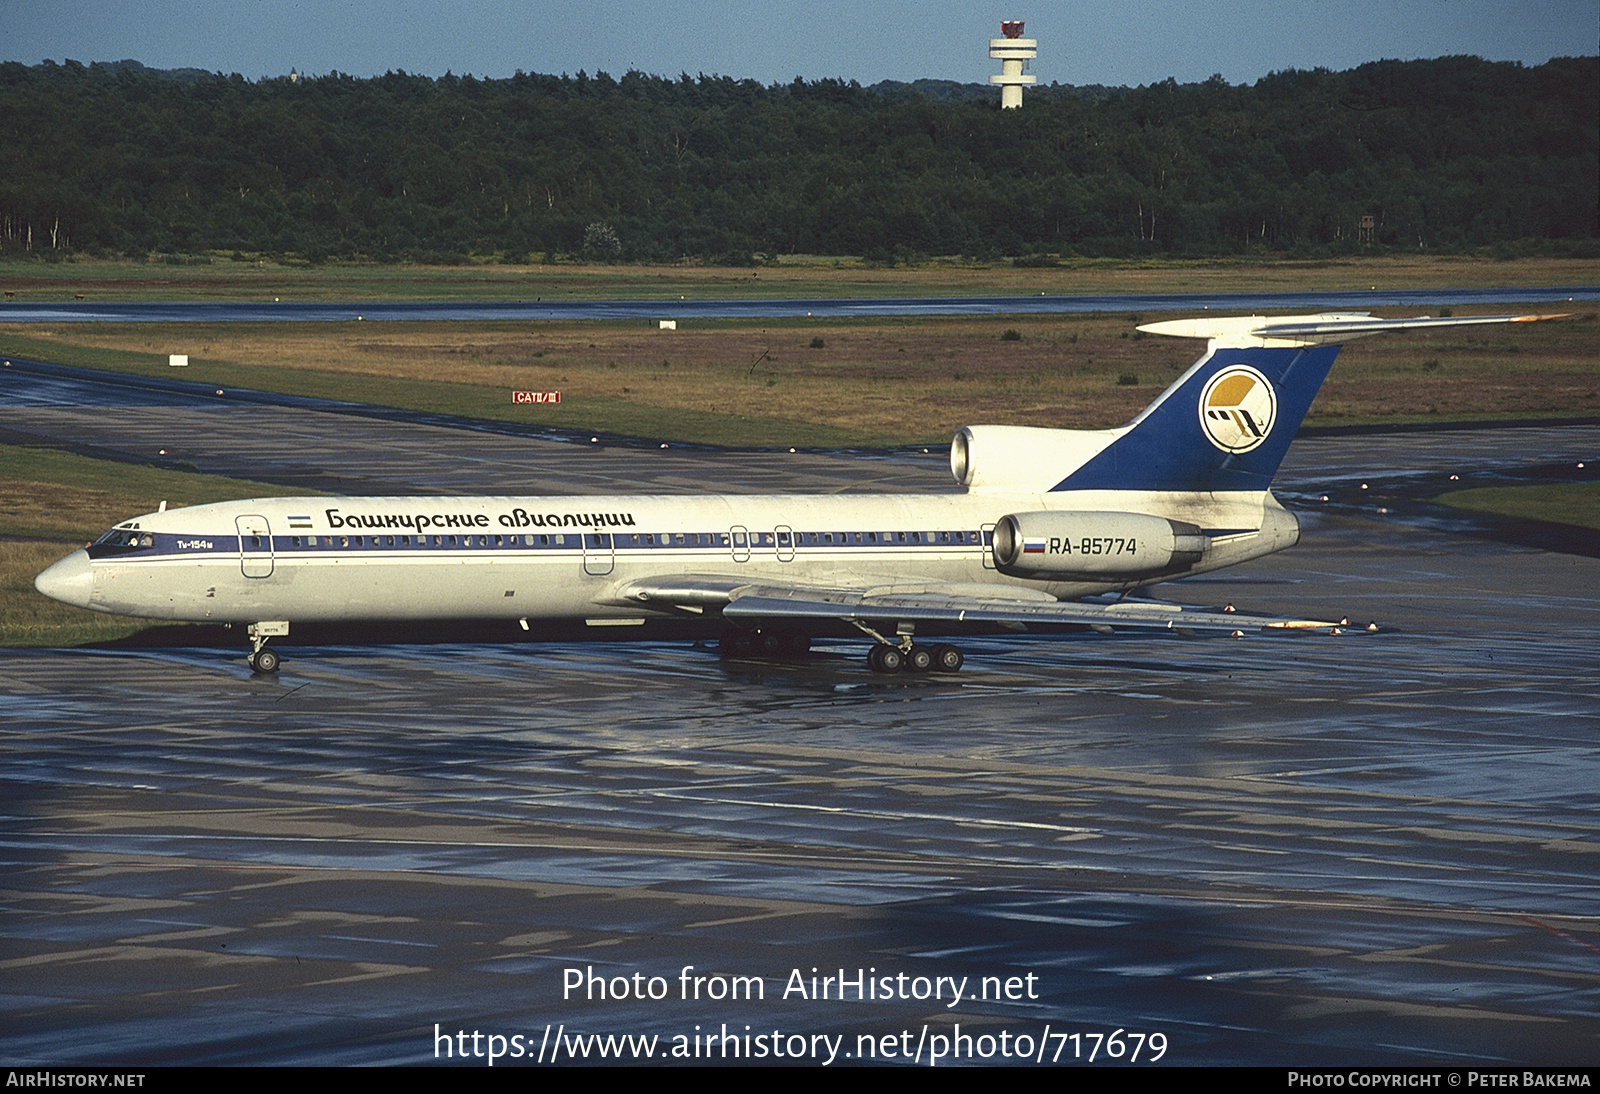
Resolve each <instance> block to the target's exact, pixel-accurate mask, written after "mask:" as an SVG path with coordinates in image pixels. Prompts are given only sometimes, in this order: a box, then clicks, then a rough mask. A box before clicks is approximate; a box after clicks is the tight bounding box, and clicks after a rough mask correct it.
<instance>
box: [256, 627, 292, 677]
mask: <svg viewBox="0 0 1600 1094" xmlns="http://www.w3.org/2000/svg"><path fill="white" fill-rule="evenodd" d="M245 633H246V634H248V635H249V636H250V642H251V645H252V647H253V648H252V649H251V650H250V656H249V657H247V658H245V660H246V661H247V662H248V663H249V665H250V667H251V669H253V670H255V672H257V673H258V674H260V675H262V676H271V675H272V674H273V673H275V672H277V671H278V664H279V661H280V660H281V659H280V658H279V657H278V654H277V651H276V650H269V649H267V639H269V638H277V637H279V636H282V635H286V634H288V633H289V624H288V622H287V621H275V622H270V623H252V624H250V626H249V627H248V628H246V630H245Z"/></svg>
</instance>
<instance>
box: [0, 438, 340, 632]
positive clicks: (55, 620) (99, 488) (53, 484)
mask: <svg viewBox="0 0 1600 1094" xmlns="http://www.w3.org/2000/svg"><path fill="white" fill-rule="evenodd" d="M314 492H315V491H306V490H289V489H286V488H284V487H281V486H272V485H270V484H267V483H259V482H249V481H245V480H242V479H229V478H223V477H221V476H216V475H197V474H188V473H185V472H182V471H167V470H163V469H160V468H154V467H140V466H136V465H130V464H124V463H116V462H113V461H110V460H96V459H90V458H88V457H86V456H76V455H72V454H71V453H65V452H56V451H53V450H50V449H40V448H21V447H17V446H14V445H0V646H75V645H82V644H85V643H89V642H107V641H111V640H112V639H116V638H122V637H125V636H127V635H130V634H133V633H135V632H137V631H139V630H141V629H143V628H144V627H145V626H146V624H144V623H141V622H138V621H136V620H130V619H118V618H115V617H112V616H107V615H101V614H100V613H98V612H91V611H85V610H84V609H82V608H74V607H71V606H70V605H67V604H59V603H57V602H56V601H54V600H50V599H48V598H46V597H43V596H40V595H39V593H38V592H37V591H35V589H34V587H33V579H34V577H35V576H36V575H37V574H38V573H39V572H40V571H41V570H43V569H44V568H45V567H47V566H49V565H50V564H51V563H53V562H55V561H56V560H57V559H60V558H63V557H65V556H66V555H67V554H69V553H71V551H72V550H73V549H74V548H76V547H81V546H82V545H83V544H84V543H86V542H88V541H89V540H91V539H93V538H95V537H97V536H99V535H100V533H101V532H104V531H105V530H106V529H107V528H109V527H111V526H112V525H114V524H117V523H119V522H121V521H124V520H127V519H128V518H129V517H132V516H135V515H137V514H140V513H148V512H151V511H152V510H154V509H156V508H157V507H158V506H159V505H160V503H161V502H162V501H166V502H167V507H168V508H169V509H175V508H179V507H181V506H185V505H201V504H204V503H206V502H212V501H227V500H231V499H237V498H246V497H282V496H285V495H290V494H306V493H314Z"/></svg>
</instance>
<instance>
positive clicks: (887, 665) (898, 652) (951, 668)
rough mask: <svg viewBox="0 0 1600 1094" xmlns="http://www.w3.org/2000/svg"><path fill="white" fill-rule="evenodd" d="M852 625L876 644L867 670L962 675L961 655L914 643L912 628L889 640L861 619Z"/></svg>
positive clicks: (942, 645)
mask: <svg viewBox="0 0 1600 1094" xmlns="http://www.w3.org/2000/svg"><path fill="white" fill-rule="evenodd" d="M851 622H852V623H854V624H855V626H856V629H857V630H859V631H861V633H863V634H865V635H866V636H867V637H868V638H871V639H872V641H873V642H874V645H873V647H872V650H871V651H870V652H869V653H868V654H867V667H868V668H869V669H871V670H872V671H873V672H960V671H961V666H962V665H963V664H964V663H965V662H966V658H965V657H962V656H961V651H960V650H958V649H956V648H955V647H954V646H952V645H949V644H948V643H945V642H940V643H939V644H938V645H937V646H923V645H919V644H917V643H916V642H913V641H912V640H911V627H910V625H909V624H901V626H900V631H899V633H898V634H896V635H895V636H894V637H893V638H889V637H886V636H885V635H883V634H881V633H879V632H878V631H875V630H873V629H872V628H871V627H869V626H867V625H866V624H865V623H863V622H861V621H860V620H859V619H852V620H851Z"/></svg>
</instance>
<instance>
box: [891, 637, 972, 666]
mask: <svg viewBox="0 0 1600 1094" xmlns="http://www.w3.org/2000/svg"><path fill="white" fill-rule="evenodd" d="M965 662H966V658H964V657H962V656H961V651H960V650H958V649H956V648H955V647H954V646H951V645H948V644H947V643H944V642H941V643H939V644H938V645H937V646H921V645H917V644H916V643H911V644H909V645H907V646H904V647H901V646H897V645H890V644H887V643H883V644H879V645H875V646H873V647H872V649H871V651H870V652H868V654H867V667H868V668H869V669H871V670H872V671H873V672H960V671H961V666H962V665H963V664H964V663H965Z"/></svg>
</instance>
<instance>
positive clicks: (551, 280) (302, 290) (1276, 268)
mask: <svg viewBox="0 0 1600 1094" xmlns="http://www.w3.org/2000/svg"><path fill="white" fill-rule="evenodd" d="M199 257H200V260H201V261H203V262H205V263H206V264H204V265H166V264H161V263H154V262H113V261H103V260H96V259H71V260H68V261H63V262H44V261H40V260H38V259H32V260H30V259H22V258H11V259H7V260H5V261H3V262H0V288H4V289H6V290H9V291H11V292H13V293H15V294H16V298H17V299H18V300H20V301H31V302H38V301H70V300H72V299H74V298H75V297H77V296H80V295H81V296H83V297H84V298H85V299H86V300H91V301H125V300H144V301H209V302H221V301H247V300H249V301H270V300H293V301H310V300H315V301H372V300H429V301H451V300H455V301H504V300H535V299H542V300H606V299H611V300H614V299H629V300H676V299H678V298H679V297H683V298H686V299H689V300H716V299H765V298H772V297H801V298H806V297H816V296H825V297H895V296H1037V295H1039V294H1040V293H1049V294H1052V295H1053V294H1062V293H1070V294H1101V293H1160V292H1241V291H1249V292H1274V291H1296V292H1298V291H1307V290H1310V291H1316V290H1329V291H1333V290H1343V289H1372V288H1378V289H1402V288H1408V289H1418V288H1445V287H1451V288H1489V287H1521V286H1540V285H1573V284H1593V283H1594V281H1595V273H1596V269H1597V264H1596V263H1595V262H1594V261H1592V260H1584V259H1557V258H1528V259H1517V260H1513V261H1509V262H1507V261H1497V260H1494V259H1490V258H1476V257H1465V256H1463V257H1439V258H1434V257H1424V256H1416V255H1396V256H1382V257H1378V258H1341V259H1326V260H1285V259H1274V258H1269V257H1250V258H1240V259H1231V260H1215V259H1209V260H1203V261H1202V260H1181V259H1161V260H1154V259H1152V260H1136V261H1127V260H1116V259H1066V260H1064V262H1063V265H1061V266H1057V267H1045V268H1023V269H1019V268H1017V267H1015V266H1013V265H1011V263H1010V262H1009V261H1008V260H1000V261H997V262H994V263H991V264H987V265H986V264H982V263H975V262H966V261H962V260H959V259H948V258H946V259H929V260H925V261H923V262H921V263H919V264H918V265H916V266H914V267H910V268H907V267H905V266H900V267H895V268H885V267H878V268H873V267H869V266H867V265H865V264H864V263H862V262H861V261H860V260H859V259H857V258H853V257H844V256H827V255H785V256H781V257H780V259H779V260H778V263H777V264H776V265H767V266H762V267H759V268H754V269H730V268H724V267H711V266H694V265H678V266H583V265H575V264H566V263H558V264H554V265H532V266H526V265H498V264H488V263H485V264H480V265H468V266H447V267H429V266H376V265H351V264H346V265H327V266H310V265H307V264H304V263H289V262H282V261H277V260H273V259H270V258H266V257H264V256H255V255H252V256H248V258H247V259H246V260H244V261H234V260H232V259H231V258H230V257H229V256H227V255H225V254H216V255H209V256H199ZM3 306H4V302H3V301H0V307H3Z"/></svg>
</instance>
